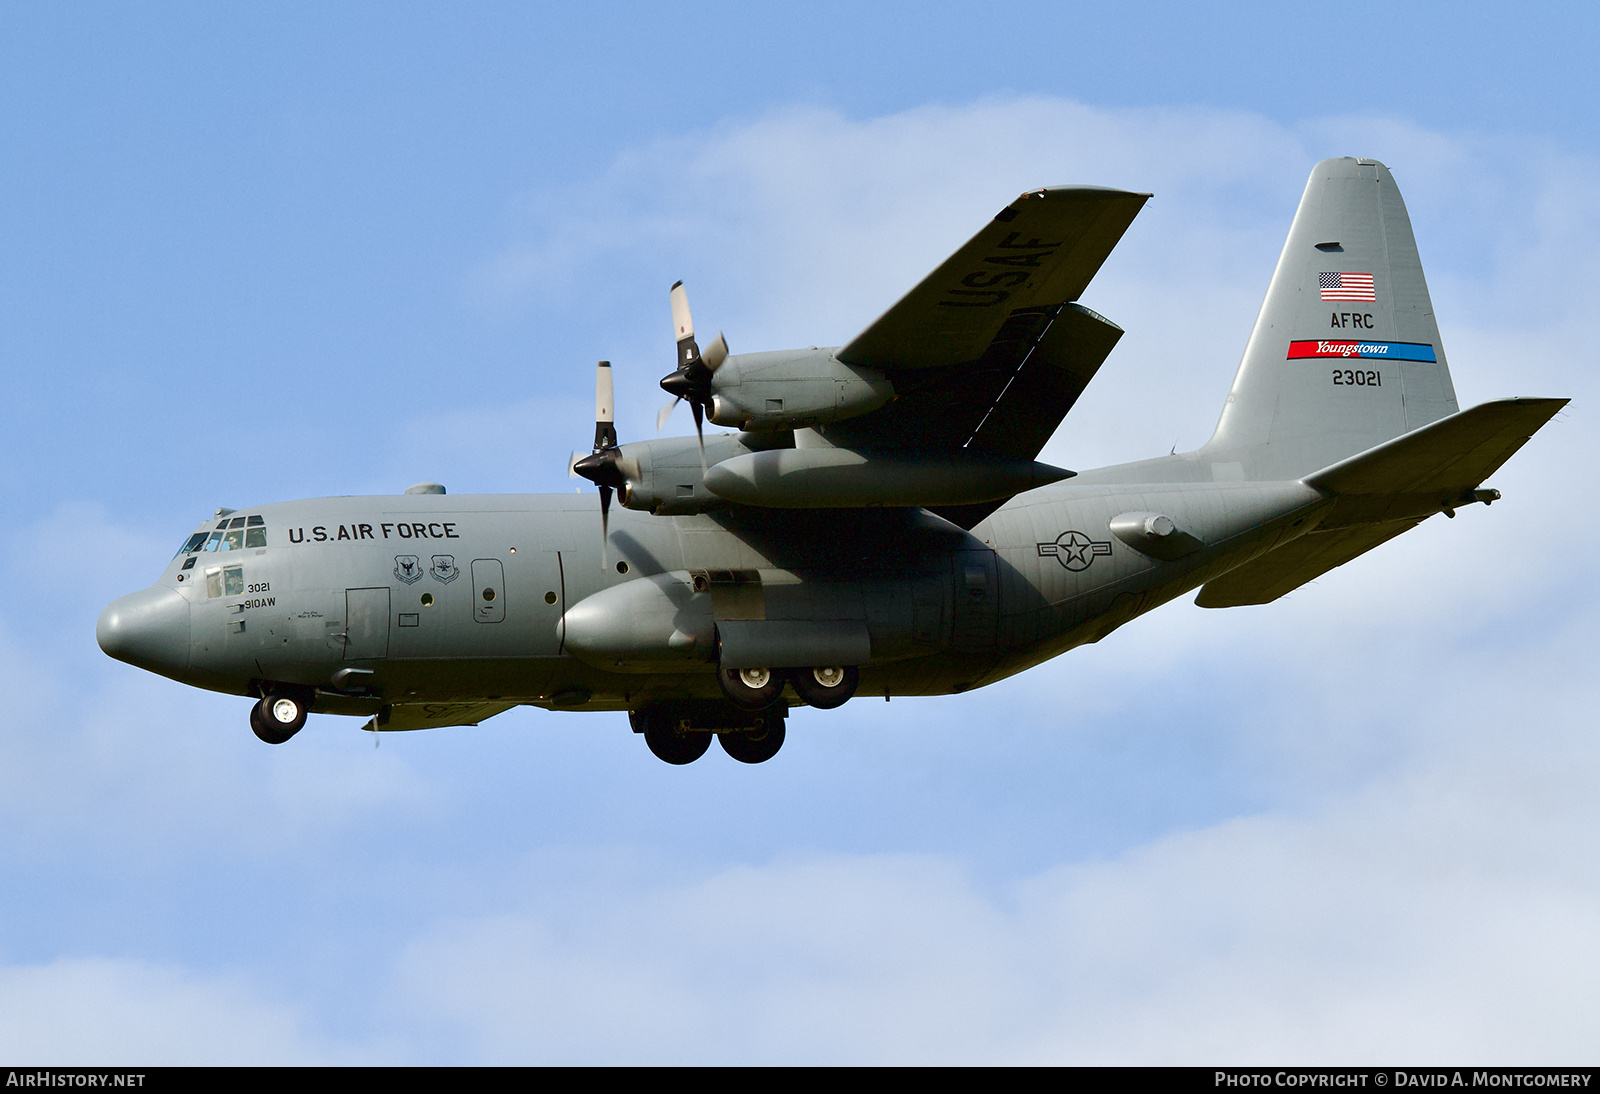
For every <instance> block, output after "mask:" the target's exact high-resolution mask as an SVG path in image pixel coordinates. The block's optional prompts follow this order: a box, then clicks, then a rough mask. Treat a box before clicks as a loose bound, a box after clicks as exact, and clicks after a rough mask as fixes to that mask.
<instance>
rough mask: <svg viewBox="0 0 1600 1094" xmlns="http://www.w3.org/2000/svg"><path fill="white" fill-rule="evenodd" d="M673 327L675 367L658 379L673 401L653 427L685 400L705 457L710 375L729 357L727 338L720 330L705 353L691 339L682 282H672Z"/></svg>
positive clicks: (663, 410)
mask: <svg viewBox="0 0 1600 1094" xmlns="http://www.w3.org/2000/svg"><path fill="white" fill-rule="evenodd" d="M672 330H673V334H674V336H675V337H676V338H677V340H678V367H677V370H676V371H674V372H669V373H667V375H666V376H664V377H662V379H661V387H662V389H663V390H664V391H666V393H667V394H668V395H672V396H674V398H673V400H672V402H670V403H668V404H667V405H666V406H664V407H662V408H661V413H660V414H659V415H657V416H656V428H657V429H660V428H661V427H662V426H664V425H666V424H667V417H668V416H669V415H670V414H671V413H672V409H673V408H674V407H676V406H677V405H678V403H680V402H683V401H685V400H687V401H688V403H689V410H690V411H691V412H692V413H693V414H694V432H695V436H696V437H698V438H700V456H701V458H702V459H704V457H705V452H706V435H705V424H704V422H705V419H706V418H707V417H708V416H709V415H710V413H711V375H712V373H714V372H716V371H717V369H718V368H720V367H721V365H722V362H724V361H726V360H727V359H728V341H727V339H725V338H723V337H722V334H721V333H720V332H719V333H718V334H717V336H716V338H715V339H713V340H712V342H711V344H710V345H709V346H707V347H706V350H705V352H704V353H701V352H700V345H699V343H697V342H696V341H695V340H694V320H693V319H691V318H690V316H689V294H688V293H687V292H685V291H684V288H683V282H682V281H676V282H673V285H672Z"/></svg>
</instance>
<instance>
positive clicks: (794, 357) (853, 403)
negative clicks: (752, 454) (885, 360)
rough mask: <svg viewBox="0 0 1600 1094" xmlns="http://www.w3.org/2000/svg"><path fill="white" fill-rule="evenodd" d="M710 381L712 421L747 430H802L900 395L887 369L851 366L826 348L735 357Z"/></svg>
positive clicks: (849, 414) (856, 413) (863, 412)
mask: <svg viewBox="0 0 1600 1094" xmlns="http://www.w3.org/2000/svg"><path fill="white" fill-rule="evenodd" d="M710 385H711V407H710V409H711V420H712V421H713V422H715V423H716V424H717V425H731V426H737V427H738V428H740V429H747V430H773V429H799V428H803V427H808V426H814V425H821V424H824V423H827V422H836V421H839V420H841V419H844V418H854V417H855V416H856V415H858V414H865V413H867V412H868V411H870V410H877V409H878V408H879V407H880V406H883V405H884V404H885V403H887V402H889V401H890V400H891V399H893V398H894V397H895V391H894V385H893V384H891V383H890V382H889V381H888V380H887V379H885V378H884V376H883V374H882V373H880V372H877V371H876V370H874V369H870V368H860V367H857V366H855V365H847V364H845V363H844V362H843V361H841V360H839V359H838V357H836V356H834V353H833V351H832V350H826V349H812V350H801V351H798V352H797V351H793V350H790V351H786V352H780V353H745V354H740V355H738V356H736V357H729V358H728V359H727V360H725V361H723V362H722V365H721V367H719V368H718V369H717V370H716V372H715V373H713V374H712V376H711V380H710Z"/></svg>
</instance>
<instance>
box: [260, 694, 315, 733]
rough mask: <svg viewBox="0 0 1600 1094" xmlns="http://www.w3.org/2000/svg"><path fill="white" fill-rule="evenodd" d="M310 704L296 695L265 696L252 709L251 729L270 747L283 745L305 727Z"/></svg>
mask: <svg viewBox="0 0 1600 1094" xmlns="http://www.w3.org/2000/svg"><path fill="white" fill-rule="evenodd" d="M308 713H310V704H309V703H307V702H306V701H305V700H304V699H302V698H300V697H299V696H295V695H271V694H268V695H263V696H262V697H261V699H260V701H259V702H257V703H256V705H255V706H253V707H251V708H250V729H251V730H252V731H253V732H254V733H255V735H256V736H257V737H259V738H261V739H262V740H263V741H265V742H266V743H267V744H269V745H281V744H283V742H285V741H287V740H288V739H289V738H290V737H293V736H294V735H295V734H296V733H299V732H300V730H301V729H303V728H304V727H305V724H306V715H307V714H308Z"/></svg>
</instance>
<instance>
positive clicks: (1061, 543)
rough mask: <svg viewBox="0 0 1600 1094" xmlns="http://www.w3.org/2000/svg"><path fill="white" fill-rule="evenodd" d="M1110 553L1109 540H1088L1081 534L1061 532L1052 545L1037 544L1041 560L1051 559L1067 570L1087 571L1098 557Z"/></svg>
mask: <svg viewBox="0 0 1600 1094" xmlns="http://www.w3.org/2000/svg"><path fill="white" fill-rule="evenodd" d="M1110 553H1111V541H1110V540H1109V539H1090V538H1089V537H1088V536H1086V535H1084V534H1083V533H1082V532H1078V531H1071V532H1062V533H1061V534H1060V535H1059V536H1057V537H1056V538H1055V542H1053V543H1041V544H1039V556H1040V557H1041V558H1053V559H1055V560H1056V561H1057V562H1059V563H1061V565H1063V566H1065V567H1066V568H1067V569H1069V570H1087V569H1088V568H1089V564H1090V563H1092V562H1093V561H1094V560H1095V559H1096V558H1097V557H1099V556H1100V555H1109V554H1110Z"/></svg>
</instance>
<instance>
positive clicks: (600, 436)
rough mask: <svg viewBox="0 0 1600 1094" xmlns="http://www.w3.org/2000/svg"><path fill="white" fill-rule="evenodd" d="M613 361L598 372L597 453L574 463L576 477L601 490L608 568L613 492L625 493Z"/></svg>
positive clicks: (602, 547) (602, 364)
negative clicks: (618, 437) (612, 380)
mask: <svg viewBox="0 0 1600 1094" xmlns="http://www.w3.org/2000/svg"><path fill="white" fill-rule="evenodd" d="M611 397H612V386H611V362H610V361H601V362H600V363H599V364H598V365H596V366H595V370H594V451H593V452H591V453H590V454H589V455H587V456H584V457H583V458H582V459H579V460H574V461H572V474H574V475H581V476H583V477H584V478H586V479H588V480H589V481H590V482H592V483H594V484H595V485H596V486H598V487H599V488H600V559H601V565H602V566H603V565H605V545H606V541H607V539H608V537H609V536H610V534H611V533H610V521H611V492H612V491H613V490H621V489H622V487H623V486H624V485H625V482H626V480H625V479H624V478H623V475H622V468H621V466H620V464H621V462H622V451H621V449H619V448H618V447H617V427H616V416H615V414H614V413H613V409H612V402H611Z"/></svg>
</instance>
